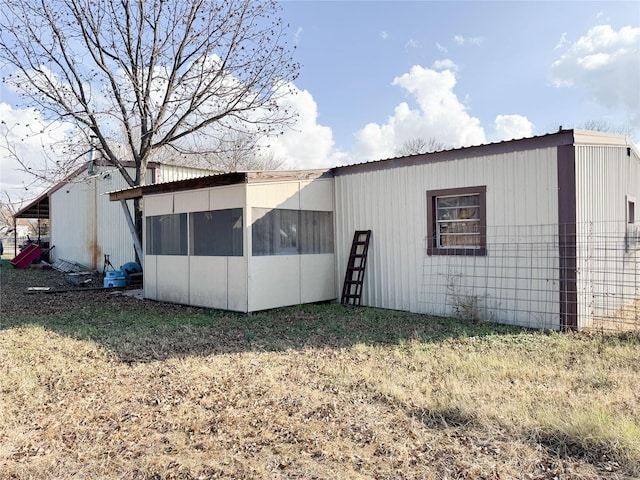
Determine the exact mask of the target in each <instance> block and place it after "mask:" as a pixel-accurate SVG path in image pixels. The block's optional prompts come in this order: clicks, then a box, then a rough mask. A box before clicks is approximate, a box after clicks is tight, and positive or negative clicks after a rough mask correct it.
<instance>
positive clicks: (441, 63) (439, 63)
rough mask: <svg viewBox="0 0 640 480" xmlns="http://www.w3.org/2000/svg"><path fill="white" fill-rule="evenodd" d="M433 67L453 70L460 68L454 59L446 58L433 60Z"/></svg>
mask: <svg viewBox="0 0 640 480" xmlns="http://www.w3.org/2000/svg"><path fill="white" fill-rule="evenodd" d="M432 68H433V69H434V70H453V71H454V72H455V71H457V70H458V65H456V64H455V62H454V61H453V60H450V59H448V58H445V59H443V60H436V61H435V62H433V65H432Z"/></svg>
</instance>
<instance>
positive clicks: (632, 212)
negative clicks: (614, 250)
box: [624, 195, 640, 253]
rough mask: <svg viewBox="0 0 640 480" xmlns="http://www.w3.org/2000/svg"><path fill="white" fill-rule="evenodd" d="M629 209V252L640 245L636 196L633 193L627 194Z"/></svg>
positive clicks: (627, 246)
mask: <svg viewBox="0 0 640 480" xmlns="http://www.w3.org/2000/svg"><path fill="white" fill-rule="evenodd" d="M626 200H627V211H626V217H627V218H626V220H627V226H626V230H625V242H624V243H625V250H626V252H627V253H629V252H633V251H635V250H637V249H638V246H639V245H640V228H638V226H637V225H636V198H635V197H632V196H631V195H627V196H626Z"/></svg>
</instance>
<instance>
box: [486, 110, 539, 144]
mask: <svg viewBox="0 0 640 480" xmlns="http://www.w3.org/2000/svg"><path fill="white" fill-rule="evenodd" d="M495 129H496V130H495V140H496V141H498V140H513V139H514V138H524V137H530V136H531V135H532V133H533V124H532V123H531V122H530V121H529V120H528V119H527V117H523V116H522V115H498V116H497V117H496V119H495Z"/></svg>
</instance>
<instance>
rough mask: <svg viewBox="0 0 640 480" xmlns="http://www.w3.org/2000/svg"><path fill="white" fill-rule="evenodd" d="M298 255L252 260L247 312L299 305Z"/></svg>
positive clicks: (250, 263)
mask: <svg viewBox="0 0 640 480" xmlns="http://www.w3.org/2000/svg"><path fill="white" fill-rule="evenodd" d="M300 281H301V279H300V255H274V256H264V257H251V259H250V262H249V311H251V312H253V311H257V310H266V309H268V308H274V307H281V306H285V305H296V304H298V303H300Z"/></svg>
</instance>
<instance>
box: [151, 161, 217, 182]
mask: <svg viewBox="0 0 640 480" xmlns="http://www.w3.org/2000/svg"><path fill="white" fill-rule="evenodd" d="M214 173H216V172H215V171H213V170H211V169H205V168H194V167H184V166H179V165H165V164H161V165H159V166H158V167H156V171H155V179H154V181H155V183H166V182H175V181H178V180H185V179H187V178H194V177H204V176H207V175H213V174H214Z"/></svg>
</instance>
